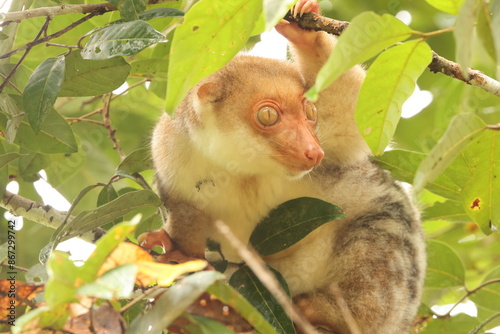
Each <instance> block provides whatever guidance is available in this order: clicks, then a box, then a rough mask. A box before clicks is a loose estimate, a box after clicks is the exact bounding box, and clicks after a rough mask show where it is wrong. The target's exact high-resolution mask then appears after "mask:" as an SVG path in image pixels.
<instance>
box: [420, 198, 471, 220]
mask: <svg viewBox="0 0 500 334" xmlns="http://www.w3.org/2000/svg"><path fill="white" fill-rule="evenodd" d="M422 220H423V221H425V220H447V221H452V222H458V223H467V222H470V221H471V219H470V217H469V216H468V215H467V213H465V211H464V208H463V205H462V203H460V202H456V201H446V202H444V203H440V202H436V204H434V205H433V206H431V207H430V208H426V209H425V210H424V212H423V213H422Z"/></svg>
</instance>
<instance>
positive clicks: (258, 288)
mask: <svg viewBox="0 0 500 334" xmlns="http://www.w3.org/2000/svg"><path fill="white" fill-rule="evenodd" d="M268 268H270V267H268ZM270 269H271V270H272V271H273V273H274V275H275V276H276V277H277V279H278V281H279V282H280V284H281V286H282V287H283V289H284V290H285V292H286V293H287V294H288V295H290V292H289V291H288V285H287V284H286V281H285V279H284V278H283V276H281V274H280V273H279V272H277V271H276V270H274V269H272V268H270ZM229 284H230V285H231V286H233V287H234V288H235V289H236V291H238V292H239V293H240V294H242V295H243V297H245V298H246V299H247V300H248V301H249V302H250V303H251V304H252V305H253V306H254V307H255V308H256V309H257V310H259V311H260V313H262V315H263V316H264V318H266V320H267V321H268V322H269V323H271V325H272V326H273V327H274V329H275V330H276V332H278V333H280V334H292V333H295V328H294V327H293V322H292V321H291V320H290V318H288V316H287V315H286V313H285V310H284V309H283V307H282V306H281V304H280V303H278V301H277V300H276V299H275V298H274V296H273V295H272V294H271V293H270V292H269V290H267V289H266V287H265V286H264V285H263V284H262V282H261V281H260V280H259V279H258V278H257V276H255V274H254V273H253V272H252V270H251V269H250V268H249V267H247V266H244V267H241V268H240V269H238V270H237V271H236V272H235V273H234V274H233V275H232V276H231V278H230V280H229Z"/></svg>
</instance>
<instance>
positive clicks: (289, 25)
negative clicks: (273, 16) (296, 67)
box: [276, 0, 319, 47]
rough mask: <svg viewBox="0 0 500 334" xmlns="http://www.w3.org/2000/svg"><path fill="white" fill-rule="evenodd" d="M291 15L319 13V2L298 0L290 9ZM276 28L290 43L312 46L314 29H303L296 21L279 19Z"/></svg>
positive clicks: (314, 36) (314, 37)
mask: <svg viewBox="0 0 500 334" xmlns="http://www.w3.org/2000/svg"><path fill="white" fill-rule="evenodd" d="M290 13H291V14H292V16H293V17H295V18H296V17H300V16H302V15H304V14H305V13H316V14H319V4H318V1H316V0H299V1H298V2H297V4H295V5H294V6H293V7H292V8H291V9H290ZM276 30H277V31H278V32H279V33H280V34H281V35H283V36H284V37H285V38H286V39H288V41H290V43H293V44H295V45H296V46H299V47H300V46H303V47H312V46H313V45H314V42H315V41H316V36H317V34H316V33H315V32H314V31H309V30H304V29H302V28H300V27H299V26H298V25H297V23H294V22H288V21H286V20H281V22H280V23H278V24H277V25H276Z"/></svg>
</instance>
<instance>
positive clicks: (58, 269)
mask: <svg viewBox="0 0 500 334" xmlns="http://www.w3.org/2000/svg"><path fill="white" fill-rule="evenodd" d="M47 272H48V274H49V280H48V281H47V284H46V285H45V294H44V295H45V301H46V302H47V305H49V306H50V307H56V306H59V305H63V304H66V303H70V302H75V301H77V299H76V296H75V291H76V289H77V287H78V282H77V280H78V279H79V277H80V273H81V269H80V268H79V267H77V266H76V265H75V264H74V263H73V261H71V260H70V259H69V254H68V253H65V252H61V251H54V252H52V254H51V256H50V258H49V261H48V262H47ZM82 283H83V282H82Z"/></svg>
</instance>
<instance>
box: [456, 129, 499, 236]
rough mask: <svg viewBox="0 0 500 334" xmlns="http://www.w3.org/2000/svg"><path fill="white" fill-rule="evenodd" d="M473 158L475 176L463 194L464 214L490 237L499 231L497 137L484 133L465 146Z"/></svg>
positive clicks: (493, 134) (489, 132)
mask: <svg viewBox="0 0 500 334" xmlns="http://www.w3.org/2000/svg"><path fill="white" fill-rule="evenodd" d="M467 152H468V154H469V155H470V156H472V157H473V161H472V163H473V164H474V167H475V172H474V176H473V177H472V179H471V180H470V181H469V182H468V183H467V184H466V186H465V187H464V189H463V192H462V198H463V205H464V208H465V211H466V212H467V214H468V215H469V216H470V217H471V218H472V219H473V220H474V221H475V222H476V223H477V224H478V225H479V227H481V230H482V231H483V232H484V233H486V234H490V233H491V232H492V230H498V229H499V228H500V202H499V199H500V134H499V133H498V131H491V130H488V131H485V132H484V133H482V134H481V136H479V138H477V139H476V140H475V141H474V142H473V143H471V144H470V145H469V146H468V147H467Z"/></svg>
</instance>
